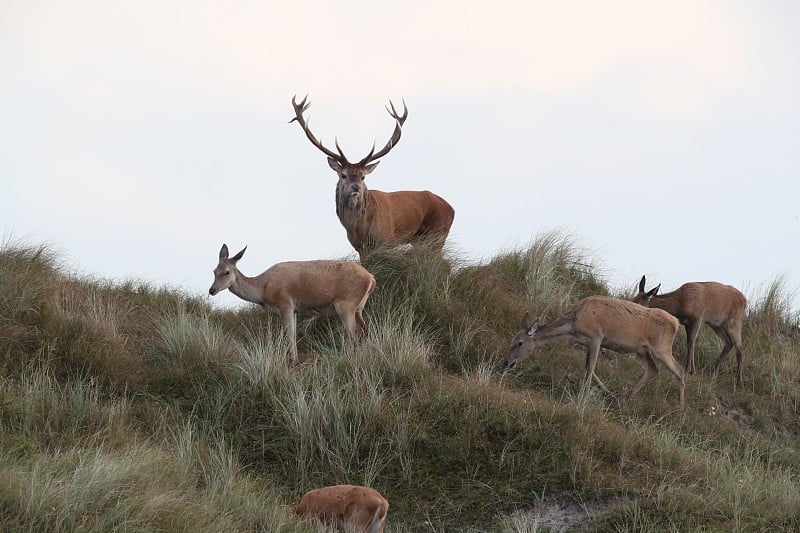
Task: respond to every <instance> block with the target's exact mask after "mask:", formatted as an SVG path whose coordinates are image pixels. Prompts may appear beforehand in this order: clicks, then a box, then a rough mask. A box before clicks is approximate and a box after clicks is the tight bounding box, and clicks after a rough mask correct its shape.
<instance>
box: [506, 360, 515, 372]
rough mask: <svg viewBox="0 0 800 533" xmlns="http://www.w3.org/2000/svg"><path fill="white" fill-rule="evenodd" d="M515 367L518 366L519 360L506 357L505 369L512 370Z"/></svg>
mask: <svg viewBox="0 0 800 533" xmlns="http://www.w3.org/2000/svg"><path fill="white" fill-rule="evenodd" d="M514 368H517V361H516V359H515V360H514V361H509V360H508V359H506V364H505V366H504V367H503V370H512V369H514Z"/></svg>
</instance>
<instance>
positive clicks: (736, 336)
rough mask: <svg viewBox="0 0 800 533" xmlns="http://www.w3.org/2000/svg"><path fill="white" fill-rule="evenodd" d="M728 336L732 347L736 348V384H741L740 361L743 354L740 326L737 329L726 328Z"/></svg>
mask: <svg viewBox="0 0 800 533" xmlns="http://www.w3.org/2000/svg"><path fill="white" fill-rule="evenodd" d="M727 332H728V336H729V337H730V338H731V341H733V345H734V347H735V348H736V384H737V385H741V384H742V360H743V359H744V354H743V353H742V328H741V326H740V327H739V328H738V330H737V329H734V328H731V327H730V326H729V327H728V330H727Z"/></svg>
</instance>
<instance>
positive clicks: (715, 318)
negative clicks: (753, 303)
mask: <svg viewBox="0 0 800 533" xmlns="http://www.w3.org/2000/svg"><path fill="white" fill-rule="evenodd" d="M675 292H676V293H677V295H678V306H679V312H680V314H681V315H686V316H692V317H703V319H704V320H705V321H707V322H711V323H722V322H725V321H727V320H731V319H734V318H737V317H741V316H743V315H744V310H745V307H746V306H747V299H746V298H745V296H744V294H742V293H741V292H740V291H739V290H738V289H736V288H735V287H732V286H730V285H725V284H722V283H717V282H716V281H698V282H691V283H684V284H683V285H681V286H680V287H679V288H678V290H677V291H675ZM665 296H666V295H665Z"/></svg>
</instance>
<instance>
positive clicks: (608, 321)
mask: <svg viewBox="0 0 800 533" xmlns="http://www.w3.org/2000/svg"><path fill="white" fill-rule="evenodd" d="M677 330H678V321H677V320H676V319H675V317H673V316H671V315H670V314H669V313H666V312H664V311H661V310H660V309H648V308H644V307H642V306H639V305H637V304H635V303H633V302H628V301H626V300H620V299H618V298H611V297H609V296H589V297H588V298H584V299H583V300H581V301H579V302H578V303H577V304H575V306H574V307H573V308H572V309H571V310H570V311H569V312H568V313H567V314H565V315H563V316H561V317H559V318H557V319H555V320H553V321H552V322H550V323H549V324H545V325H543V326H540V325H539V321H538V320H537V321H535V322H534V323H533V324H530V323H529V322H528V315H525V318H523V320H522V324H521V329H520V331H519V332H518V333H517V334H516V335H515V336H514V339H513V341H512V345H511V349H510V350H509V353H508V356H506V368H513V367H515V366H516V365H517V363H518V362H519V361H522V360H523V359H525V358H527V357H528V356H529V355H530V354H531V352H532V351H533V350H534V349H535V348H537V347H538V346H542V345H544V344H547V343H549V342H552V341H555V340H560V339H569V340H573V341H576V342H578V343H580V344H583V345H584V346H586V381H585V383H584V387H585V389H588V388H589V387H590V386H591V383H592V379H594V380H595V381H597V383H598V384H599V385H600V386H601V387H602V388H603V390H606V391H608V389H606V387H605V385H603V383H602V382H601V381H600V379H599V378H598V377H597V375H596V374H595V372H594V368H595V365H596V364H597V357H598V355H599V353H600V348H601V347H602V348H608V349H609V350H613V351H615V352H618V353H633V354H636V356H637V357H638V358H639V361H640V362H641V363H642V366H643V367H644V374H643V375H642V377H641V378H640V379H639V381H638V382H637V383H636V384H635V385H634V387H633V389H631V392H630V394H629V395H628V397H629V398H632V397H633V396H635V395H636V393H637V392H639V390H640V389H641V388H642V387H644V386H645V385H646V384H647V382H648V381H650V380H651V379H652V378H653V376H655V375H656V374H657V373H658V367H657V366H656V363H655V360H656V359H658V360H659V361H661V362H662V363H663V364H664V366H666V367H667V370H669V371H670V372H671V373H672V375H673V376H675V380H676V381H677V382H678V386H679V388H680V401H681V405H683V400H684V389H685V382H684V376H683V369H682V368H681V366H680V364H679V363H678V362H677V361H675V358H674V357H673V356H672V343H673V341H674V339H675V333H676V332H677Z"/></svg>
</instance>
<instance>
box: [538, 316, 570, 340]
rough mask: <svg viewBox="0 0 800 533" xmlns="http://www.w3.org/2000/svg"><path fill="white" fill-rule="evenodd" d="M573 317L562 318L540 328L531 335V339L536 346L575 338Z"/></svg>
mask: <svg viewBox="0 0 800 533" xmlns="http://www.w3.org/2000/svg"><path fill="white" fill-rule="evenodd" d="M574 324H575V317H572V316H562V317H560V318H557V319H555V320H553V321H552V322H550V323H549V324H545V325H544V326H542V327H540V328H539V330H538V331H536V333H534V334H533V339H534V340H535V341H536V344H537V345H544V344H548V343H550V342H553V341H557V340H559V339H572V338H575V328H574Z"/></svg>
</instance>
